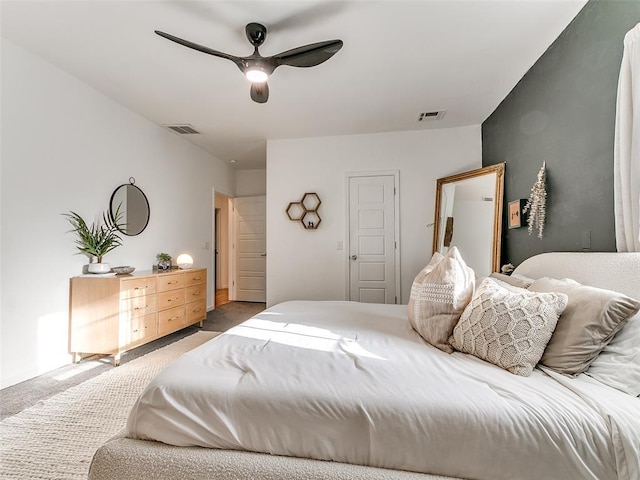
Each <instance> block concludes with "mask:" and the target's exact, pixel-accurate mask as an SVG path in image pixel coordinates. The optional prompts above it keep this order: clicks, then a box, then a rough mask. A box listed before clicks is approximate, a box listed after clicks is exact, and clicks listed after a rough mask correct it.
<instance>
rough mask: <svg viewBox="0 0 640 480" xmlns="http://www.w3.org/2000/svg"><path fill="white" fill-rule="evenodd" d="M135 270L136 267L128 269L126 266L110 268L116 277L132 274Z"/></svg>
mask: <svg viewBox="0 0 640 480" xmlns="http://www.w3.org/2000/svg"><path fill="white" fill-rule="evenodd" d="M135 269H136V267H130V266H128V265H125V266H122V267H113V268H111V270H112V271H114V272H116V275H126V274H128V273H131V272H133V271H134V270H135Z"/></svg>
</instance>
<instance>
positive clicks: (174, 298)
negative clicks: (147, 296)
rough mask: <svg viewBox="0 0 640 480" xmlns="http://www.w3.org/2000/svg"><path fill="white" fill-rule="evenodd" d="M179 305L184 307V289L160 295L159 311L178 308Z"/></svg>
mask: <svg viewBox="0 0 640 480" xmlns="http://www.w3.org/2000/svg"><path fill="white" fill-rule="evenodd" d="M178 305H184V289H182V290H171V291H169V292H162V293H159V294H158V311H161V310H166V309H167V308H171V307H177V306H178Z"/></svg>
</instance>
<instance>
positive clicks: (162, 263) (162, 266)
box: [156, 253, 171, 270]
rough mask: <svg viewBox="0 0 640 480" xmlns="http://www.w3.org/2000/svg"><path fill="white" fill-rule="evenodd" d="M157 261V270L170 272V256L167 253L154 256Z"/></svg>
mask: <svg viewBox="0 0 640 480" xmlns="http://www.w3.org/2000/svg"><path fill="white" fill-rule="evenodd" d="M156 260H157V261H158V270H170V269H171V255H169V254H168V253H159V254H158V255H156Z"/></svg>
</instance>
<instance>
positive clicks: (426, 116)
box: [418, 110, 447, 122]
mask: <svg viewBox="0 0 640 480" xmlns="http://www.w3.org/2000/svg"><path fill="white" fill-rule="evenodd" d="M445 113H447V111H446V110H437V111H433V112H423V113H421V114H420V115H418V122H424V121H428V120H442V118H443V117H444V114H445Z"/></svg>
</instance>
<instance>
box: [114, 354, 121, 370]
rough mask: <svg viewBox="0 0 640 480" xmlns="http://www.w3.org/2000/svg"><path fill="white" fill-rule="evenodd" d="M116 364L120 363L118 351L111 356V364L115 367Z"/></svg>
mask: <svg viewBox="0 0 640 480" xmlns="http://www.w3.org/2000/svg"><path fill="white" fill-rule="evenodd" d="M118 365H120V352H118V353H116V354H115V355H114V356H113V366H114V367H117V366H118Z"/></svg>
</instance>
